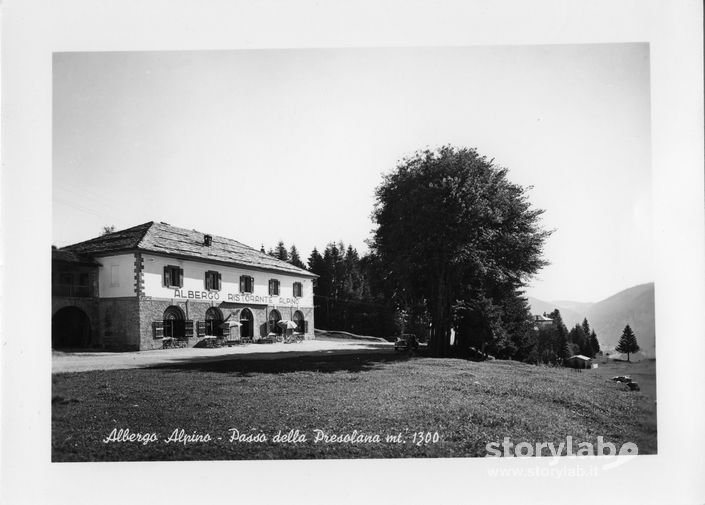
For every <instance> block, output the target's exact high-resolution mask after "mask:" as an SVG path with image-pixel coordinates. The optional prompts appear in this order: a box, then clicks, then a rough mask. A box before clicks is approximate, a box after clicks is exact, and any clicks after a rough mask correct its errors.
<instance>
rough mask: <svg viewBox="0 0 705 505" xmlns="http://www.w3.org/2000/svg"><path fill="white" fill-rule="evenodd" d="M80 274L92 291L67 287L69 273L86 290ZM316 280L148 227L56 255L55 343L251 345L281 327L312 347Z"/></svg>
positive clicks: (187, 234)
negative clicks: (286, 323)
mask: <svg viewBox="0 0 705 505" xmlns="http://www.w3.org/2000/svg"><path fill="white" fill-rule="evenodd" d="M67 256H68V257H67ZM71 260H74V261H73V262H72V261H71ZM77 265H80V269H82V270H83V271H85V270H88V271H90V270H91V268H92V269H94V271H93V272H91V275H92V277H93V278H95V279H96V282H95V284H93V285H92V289H91V290H89V291H86V290H85V289H84V290H82V291H81V290H77V289H75V288H73V289H72V288H70V287H67V286H66V284H67V283H68V282H69V281H70V280H71V278H72V277H71V272H72V271H73V273H74V274H75V275H74V277H75V278H76V279H78V278H81V279H82V281H81V282H83V283H85V276H86V274H85V273H81V272H79V271H78V270H79V268H78V267H77ZM315 278H316V276H315V275H314V274H311V273H310V272H308V271H306V270H304V269H301V268H297V267H295V266H293V265H291V264H289V263H287V262H284V261H280V260H278V259H276V258H272V257H271V256H269V255H267V254H264V253H262V252H261V251H258V250H256V249H253V248H251V247H248V246H245V245H243V244H241V243H239V242H236V241H234V240H232V239H227V238H223V237H215V236H212V235H209V234H204V233H201V232H197V231H195V230H185V229H181V228H176V227H173V226H171V225H168V224H166V223H154V222H150V223H145V224H144V225H139V226H137V227H134V228H130V229H128V230H122V231H120V232H115V233H111V234H108V235H105V236H103V237H98V238H96V239H92V240H89V241H86V242H81V243H79V244H74V245H72V246H68V247H65V248H62V249H61V250H59V251H57V254H55V261H54V283H55V285H54V287H55V289H54V297H53V323H54V324H53V326H52V327H53V330H52V331H53V335H52V343H53V346H54V347H99V348H111V349H125V350H146V349H157V348H162V346H163V343H164V342H165V341H171V340H177V341H179V342H181V343H182V344H183V345H187V346H190V347H192V346H198V345H202V343H203V342H204V340H206V339H207V337H217V338H220V339H223V340H226V341H227V340H233V339H236V340H239V341H244V342H256V341H258V340H260V339H263V338H268V337H270V338H271V337H273V336H278V335H281V334H282V333H283V332H284V333H285V332H286V331H287V330H286V329H285V328H283V326H284V325H283V324H281V322H282V321H290V323H289V333H293V334H299V336H301V337H303V338H313V336H314V335H313V319H314V314H313V288H314V282H315ZM57 283H59V284H60V285H59V286H58V287H60V288H61V289H56V288H57ZM96 284H97V285H96ZM78 293H82V294H84V295H86V296H83V297H77V296H75V295H76V294H78ZM67 294H70V295H73V296H66V295H67ZM77 298H83V299H77ZM77 311H81V312H83V313H84V315H85V316H81V315H80V314H78V312H77ZM68 313H70V315H71V317H68V316H67V314H68ZM81 320H82V322H81ZM224 323H227V324H224ZM233 323H234V324H233ZM86 325H88V326H89V328H88V329H86ZM228 325H230V326H231V328H230V329H228ZM79 327H80V328H81V329H80V331H77V328H79ZM67 328H71V329H70V330H68V329H67ZM76 333H80V335H81V338H80V339H79V338H77V337H76V336H75V334H76ZM72 334H73V336H72Z"/></svg>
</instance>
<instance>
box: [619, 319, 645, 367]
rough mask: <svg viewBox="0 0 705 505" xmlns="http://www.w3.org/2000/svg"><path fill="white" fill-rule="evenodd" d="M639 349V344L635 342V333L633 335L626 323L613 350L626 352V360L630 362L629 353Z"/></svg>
mask: <svg viewBox="0 0 705 505" xmlns="http://www.w3.org/2000/svg"><path fill="white" fill-rule="evenodd" d="M639 349H640V347H639V344H637V341H636V335H634V332H633V331H632V329H631V328H630V327H629V325H626V326H625V327H624V331H623V332H622V336H621V338H620V339H619V343H618V344H617V347H616V349H615V350H616V351H617V352H626V353H627V361H628V362H630V363H631V360H630V354H632V353H635V352H637V351H639Z"/></svg>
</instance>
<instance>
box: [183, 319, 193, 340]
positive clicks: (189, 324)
mask: <svg viewBox="0 0 705 505" xmlns="http://www.w3.org/2000/svg"><path fill="white" fill-rule="evenodd" d="M184 323H185V324H184V329H185V331H184V336H185V337H186V338H193V321H192V320H191V319H187V320H186V321H184Z"/></svg>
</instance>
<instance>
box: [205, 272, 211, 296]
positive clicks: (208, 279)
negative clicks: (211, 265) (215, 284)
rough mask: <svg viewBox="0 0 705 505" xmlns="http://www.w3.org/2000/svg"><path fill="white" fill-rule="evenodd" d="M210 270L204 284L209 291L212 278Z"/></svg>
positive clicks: (206, 274)
mask: <svg viewBox="0 0 705 505" xmlns="http://www.w3.org/2000/svg"><path fill="white" fill-rule="evenodd" d="M209 274H210V272H208V271H206V273H205V276H204V278H203V286H205V288H206V291H208V290H209V289H210V288H211V282H210V281H211V279H210V277H211V276H210V275H209Z"/></svg>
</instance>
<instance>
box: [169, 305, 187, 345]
mask: <svg viewBox="0 0 705 505" xmlns="http://www.w3.org/2000/svg"><path fill="white" fill-rule="evenodd" d="M164 336H165V337H172V338H174V339H177V340H178V339H183V338H186V318H185V317H184V312H183V311H182V310H181V309H180V308H179V307H176V306H175V305H171V306H169V307H167V308H166V310H165V311H164Z"/></svg>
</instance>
